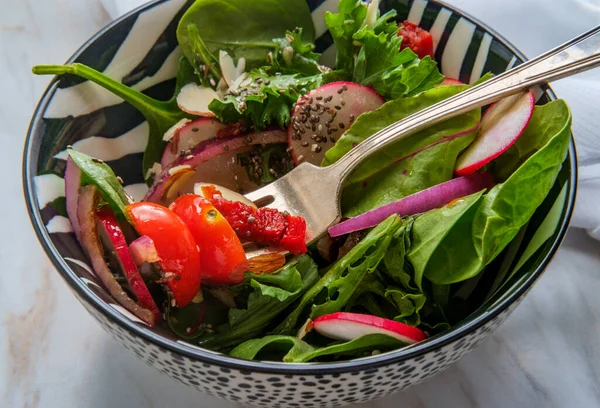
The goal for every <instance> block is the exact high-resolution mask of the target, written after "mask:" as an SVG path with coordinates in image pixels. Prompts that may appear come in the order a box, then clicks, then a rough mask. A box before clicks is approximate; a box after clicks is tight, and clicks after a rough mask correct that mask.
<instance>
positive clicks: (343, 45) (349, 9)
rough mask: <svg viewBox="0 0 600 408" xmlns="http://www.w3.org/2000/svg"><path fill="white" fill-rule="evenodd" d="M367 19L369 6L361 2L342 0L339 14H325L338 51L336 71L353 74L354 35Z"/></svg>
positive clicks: (339, 4)
mask: <svg viewBox="0 0 600 408" xmlns="http://www.w3.org/2000/svg"><path fill="white" fill-rule="evenodd" d="M366 17H367V6H366V5H365V4H364V3H363V2H362V1H360V0H340V2H339V3H338V12H337V13H332V12H330V11H328V12H327V13H325V24H326V25H327V28H328V29H329V32H330V33H331V36H332V37H333V42H334V44H335V46H336V49H337V55H336V60H335V67H336V69H339V70H343V71H346V72H347V73H350V74H351V73H352V72H353V71H354V56H355V49H356V46H355V45H354V40H353V38H352V37H353V35H354V34H355V33H356V32H357V31H358V30H360V28H361V27H362V25H363V23H364V21H365V18H366Z"/></svg>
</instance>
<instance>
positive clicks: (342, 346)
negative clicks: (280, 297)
mask: <svg viewBox="0 0 600 408" xmlns="http://www.w3.org/2000/svg"><path fill="white" fill-rule="evenodd" d="M405 345H406V344H405V343H403V342H401V341H400V340H397V339H395V338H393V337H390V336H387V335H385V334H367V335H365V336H362V337H359V338H357V339H354V340H352V341H348V342H344V343H337V344H332V345H330V346H327V347H321V348H316V347H313V346H311V345H310V344H308V343H306V342H305V341H303V340H300V339H298V338H297V337H293V336H281V335H272V336H265V337H263V338H261V339H253V340H248V341H246V342H245V343H242V344H240V345H239V346H237V347H236V348H235V349H233V350H232V351H231V352H230V353H229V354H230V355H231V356H232V357H237V358H243V359H246V360H253V359H254V358H255V357H256V355H257V354H258V353H259V352H260V351H261V350H263V349H266V348H273V347H275V348H276V349H277V350H278V351H284V352H285V351H286V350H287V353H286V354H285V356H284V357H283V361H285V362H287V363H305V362H308V361H311V360H313V359H315V358H317V357H323V356H336V357H337V356H365V355H369V354H372V353H369V352H373V351H380V350H393V349H397V348H400V347H402V346H405Z"/></svg>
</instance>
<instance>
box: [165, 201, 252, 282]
mask: <svg viewBox="0 0 600 408" xmlns="http://www.w3.org/2000/svg"><path fill="white" fill-rule="evenodd" d="M169 208H170V209H171V210H172V211H173V212H174V213H175V214H177V215H178V216H179V218H181V219H182V220H183V222H184V223H185V224H186V225H187V226H188V228H189V229H190V231H191V232H192V235H193V236H194V239H195V240H196V243H197V244H198V247H199V248H200V254H201V257H200V258H201V259H200V265H201V269H202V281H203V282H205V283H208V284H212V285H232V284H237V283H240V282H241V281H242V280H243V278H244V276H243V271H242V273H240V272H239V270H237V271H236V273H234V274H232V272H233V271H234V269H235V267H236V266H238V265H239V264H242V263H243V262H245V261H246V253H245V252H244V248H243V247H242V243H241V242H240V239H239V238H238V237H237V235H236V234H235V231H234V230H233V228H231V225H229V223H228V222H227V220H226V219H225V218H224V217H223V216H222V215H221V213H220V212H219V211H217V209H216V208H215V207H214V206H213V205H212V204H211V203H210V201H208V200H207V199H205V198H204V197H201V196H199V195H193V194H186V195H182V196H181V197H179V198H178V199H177V200H175V202H174V203H173V204H171V206H170V207H169Z"/></svg>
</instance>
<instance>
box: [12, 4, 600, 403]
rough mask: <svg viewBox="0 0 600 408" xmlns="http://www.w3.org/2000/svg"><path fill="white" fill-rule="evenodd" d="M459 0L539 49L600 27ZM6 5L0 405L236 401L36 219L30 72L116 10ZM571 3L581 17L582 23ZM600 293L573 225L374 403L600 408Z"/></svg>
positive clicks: (586, 16)
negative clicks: (117, 332) (463, 343)
mask: <svg viewBox="0 0 600 408" xmlns="http://www.w3.org/2000/svg"><path fill="white" fill-rule="evenodd" d="M449 3H452V4H455V5H456V6H458V7H461V8H463V9H465V10H467V11H468V12H470V13H471V14H473V15H475V16H476V17H479V18H480V19H482V20H483V21H489V20H490V19H492V18H496V17H498V15H502V18H499V19H498V18H496V20H494V24H493V27H494V28H495V29H496V30H498V31H499V32H502V33H507V36H508V37H509V39H511V40H513V41H514V42H515V43H516V45H517V46H520V47H523V50H524V51H525V52H526V53H527V54H528V55H534V54H536V53H538V52H541V51H543V50H545V49H547V48H549V47H548V46H547V43H548V42H549V45H550V46H551V45H557V44H559V43H560V42H561V41H564V40H566V39H568V38H570V37H572V36H574V35H576V34H578V33H579V32H582V31H584V30H585V29H587V28H589V27H591V26H593V25H594V24H597V21H598V16H599V15H600V14H598V13H600V9H599V7H598V5H597V0H564V1H563V0H561V1H560V2H558V1H556V2H544V1H542V0H523V1H520V2H519V6H518V7H516V6H515V7H513V8H511V7H507V4H508V3H510V2H509V1H508V0H486V1H480V0H454V1H449ZM484 3H485V4H484ZM547 3H552V7H560V8H562V7H564V4H566V3H569V4H570V6H569V7H568V8H564V14H563V15H564V21H563V20H551V19H550V20H548V19H544V18H536V17H531V18H528V19H527V24H519V23H518V19H519V18H521V21H522V20H523V14H522V13H533V11H536V12H539V10H542V9H543V8H544V7H548V6H547ZM516 4H517V3H515V5H516ZM557 4H560V6H557ZM536 7H537V8H536ZM0 10H2V12H1V13H0V90H1V92H2V94H3V98H2V99H1V100H0V140H1V141H2V143H3V145H4V148H3V149H1V150H0V155H1V159H0V168H1V170H2V172H3V173H4V171H6V173H4V174H5V176H6V177H5V182H6V184H5V188H6V190H4V193H3V196H4V197H3V199H2V200H1V203H0V209H1V210H2V214H3V216H2V221H1V223H2V226H3V234H2V235H1V236H0V265H1V266H2V273H0V406H2V407H30V408H34V407H50V408H52V407H57V408H58V407H61V408H63V407H67V408H70V407H80V408H88V407H89V408H100V407H128V408H137V407H166V406H169V407H171V408H177V407H188V406H196V407H206V408H208V407H211V408H212V407H215V408H221V407H223V408H225V407H234V406H235V405H234V404H230V403H227V402H223V401H220V400H217V399H215V398H212V397H209V396H206V395H203V394H200V393H198V392H196V391H194V390H192V389H188V388H186V387H184V386H183V385H180V384H178V383H176V382H174V381H173V380H171V379H170V378H168V377H166V376H164V375H162V374H160V373H159V372H158V371H154V370H152V369H150V368H149V367H147V366H146V365H145V364H144V363H143V362H141V361H139V360H137V358H136V357H135V356H134V355H133V354H131V353H130V352H129V351H127V350H125V349H124V348H123V347H121V346H120V345H119V344H118V343H117V342H116V341H114V340H113V339H112V338H111V337H110V336H109V335H108V334H107V333H105V332H104V331H103V330H102V329H101V328H100V326H99V325H98V324H97V323H96V322H95V321H94V320H93V319H92V318H91V316H89V315H88V314H87V312H86V311H85V310H84V309H83V308H82V307H81V305H80V304H79V303H78V302H77V301H76V300H75V298H74V297H73V296H72V294H71V293H70V292H69V290H68V288H67V286H66V284H64V282H62V281H61V279H60V278H59V276H58V274H57V273H56V272H55V271H54V270H53V267H52V266H51V264H50V262H49V261H48V259H47V258H46V255H45V254H44V253H43V251H42V249H41V247H40V245H39V244H38V242H37V240H36V238H35V236H34V233H33V230H32V229H31V227H30V224H29V219H28V217H27V212H26V208H25V204H24V200H23V198H22V188H21V176H20V168H21V153H22V148H23V140H24V135H25V132H26V129H27V125H28V122H29V118H30V116H31V113H32V111H33V109H34V107H35V104H36V103H37V100H38V98H39V97H40V95H41V93H42V92H43V89H44V88H45V86H46V84H47V82H48V79H47V78H36V77H34V76H33V75H31V74H30V71H29V69H30V67H31V66H32V65H34V64H36V63H47V62H62V61H64V60H66V59H67V58H68V56H69V55H70V54H71V53H72V52H73V51H74V50H75V49H77V48H78V47H79V45H80V44H81V43H82V42H83V41H84V40H85V39H87V38H89V37H90V36H91V35H93V34H94V33H95V32H96V31H97V30H98V29H100V28H101V27H102V26H104V25H105V24H106V23H108V22H109V19H110V17H109V15H108V14H107V13H106V11H105V10H104V9H103V7H102V5H101V3H100V1H98V0H21V1H11V0H0ZM573 10H579V11H580V15H581V18H578V19H574V18H572V16H573V12H574V11H573ZM555 11H556V10H555ZM593 13H596V14H593ZM538 15H539V14H538ZM594 16H595V17H594ZM516 28H518V32H517V30H516ZM557 28H558V29H557ZM511 29H512V30H511ZM511 33H512V35H511ZM530 36H539V38H540V42H539V44H538V42H536V41H533V42H532V41H529V42H528V44H529V45H526V44H524V42H523V41H521V40H520V38H525V37H528V38H531V37H530ZM549 37H550V38H549ZM543 41H545V43H542V42H543ZM559 85H560V84H559ZM559 85H557V88H558V91H559V92H558V93H559V94H560V86H559ZM575 119H577V112H576V111H575ZM598 125H600V123H598ZM598 125H596V126H598ZM598 293H600V242H598V241H594V240H592V239H591V238H589V237H588V236H587V235H586V234H585V233H584V232H583V231H582V230H577V229H572V230H571V231H570V232H569V234H568V236H567V238H566V240H565V243H564V245H563V247H562V248H561V249H560V251H559V252H558V254H557V255H556V258H555V260H554V262H553V263H552V264H551V266H550V267H549V269H548V271H547V272H546V273H545V275H544V276H543V278H542V279H541V280H540V281H539V283H538V284H536V286H535V287H534V288H533V290H532V291H531V293H530V295H529V296H528V297H527V298H526V299H525V301H524V302H523V303H522V304H521V306H519V308H518V309H517V310H516V312H515V313H514V314H513V315H512V316H511V317H510V318H509V319H508V320H507V322H506V323H505V324H504V325H503V326H502V327H501V328H500V329H499V330H498V331H497V332H496V333H494V334H493V335H492V336H491V337H490V338H489V339H488V340H487V341H486V342H485V343H484V344H483V345H482V346H480V347H479V348H477V349H476V350H475V351H474V352H472V353H471V354H469V355H468V356H466V357H465V358H464V359H462V360H461V361H459V362H458V363H457V364H455V365H454V366H452V367H451V368H450V369H448V370H447V371H445V372H443V373H442V374H440V375H438V376H436V377H434V378H432V379H430V380H428V381H426V382H425V383H423V384H421V385H418V386H415V387H413V388H411V389H409V390H407V391H405V392H403V393H400V394H397V395H394V396H391V397H388V398H384V399H381V400H378V401H376V402H373V403H371V404H368V405H366V406H370V407H381V408H388V407H389V408H391V407H399V406H401V407H407V408H417V407H427V408H430V407H465V408H466V407H492V408H494V407H507V406H514V407H565V406H573V407H593V406H600V342H599V341H598V339H599V338H600V321H599V319H600V296H598Z"/></svg>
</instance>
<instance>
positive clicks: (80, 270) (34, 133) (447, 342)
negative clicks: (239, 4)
mask: <svg viewBox="0 0 600 408" xmlns="http://www.w3.org/2000/svg"><path fill="white" fill-rule="evenodd" d="M190 3H191V2H189V1H186V0H161V1H154V2H151V3H149V4H147V5H145V6H143V7H142V8H139V9H137V10H135V11H134V12H132V13H130V14H128V15H126V16H124V17H122V18H120V19H119V20H118V21H116V22H114V23H112V24H110V25H109V26H108V27H106V28H105V29H103V30H102V31H101V32H100V33H98V34H97V35H96V36H95V37H93V38H92V39H91V40H89V41H88V42H87V43H86V44H85V45H84V46H83V47H82V48H81V49H80V50H79V51H77V53H76V54H75V55H74V56H73V57H72V59H71V61H77V62H83V63H86V64H88V65H91V66H92V67H94V68H96V69H97V70H100V71H104V72H105V73H107V74H108V75H110V76H112V77H113V78H116V79H117V80H120V81H122V82H123V83H125V84H127V85H133V86H134V87H136V88H137V89H140V90H144V91H145V92H146V93H147V94H149V95H151V96H154V97H157V98H164V99H167V98H168V97H169V96H170V95H171V93H172V90H173V86H174V81H173V77H174V75H175V69H176V61H177V59H178V57H179V50H178V48H177V41H176V37H175V29H176V26H177V22H178V20H179V18H180V16H181V15H182V13H183V12H184V11H185V9H186V7H188V6H189V5H190ZM308 4H309V5H310V8H311V9H312V12H313V16H314V20H315V22H316V28H317V34H318V40H317V41H316V44H317V47H318V51H319V52H322V53H323V55H324V58H325V59H326V60H328V59H329V60H331V58H332V56H333V55H334V53H332V48H331V44H332V39H331V37H330V36H329V35H328V34H325V26H324V24H322V23H321V22H322V20H323V14H324V13H325V11H326V10H330V9H331V8H333V7H335V6H336V4H337V0H308ZM381 7H382V10H383V11H387V10H390V9H396V10H397V11H398V19H399V20H405V19H408V20H411V21H413V22H415V23H418V24H420V25H421V26H422V27H424V28H426V29H428V30H430V31H431V33H432V34H433V37H434V38H435V43H436V45H437V48H436V51H435V57H436V60H437V61H438V62H439V63H440V65H441V69H442V71H443V73H444V74H445V75H447V76H449V77H452V78H458V79H460V80H461V81H462V82H465V83H472V82H474V81H476V80H477V79H478V78H479V77H480V76H481V75H482V74H483V73H486V72H488V71H491V72H493V73H496V74H497V73H500V72H503V71H505V70H507V69H509V68H511V67H513V66H515V65H518V64H520V63H522V62H523V61H524V60H525V57H524V56H523V55H522V54H521V53H520V52H519V51H518V50H517V49H515V47H513V46H512V45H511V44H509V43H508V42H507V41H506V40H504V39H503V38H502V37H501V36H499V35H498V34H497V33H495V32H494V31H493V30H491V29H489V28H488V27H486V26H485V25H484V24H482V23H481V22H479V21H477V20H475V19H473V18H471V17H469V16H468V15H465V14H464V13H462V12H460V11H459V10H456V9H454V8H452V7H450V6H447V5H444V4H442V3H440V2H437V1H433V0H431V1H425V0H383V1H382V2H381ZM538 97H539V102H538V103H539V104H543V103H546V102H548V101H549V100H551V99H554V94H553V93H552V91H551V90H550V89H549V88H544V89H540V90H539V92H538ZM147 131H148V127H147V124H145V123H144V122H143V118H142V116H141V115H140V114H139V113H137V111H135V110H134V109H133V108H132V107H131V106H129V105H127V104H125V103H122V101H121V100H119V99H118V98H116V97H114V96H112V95H110V94H108V93H107V92H105V91H103V90H101V89H100V88H98V87H96V86H95V85H92V84H90V83H89V82H84V81H81V80H79V79H76V78H72V77H67V78H63V79H62V80H60V81H54V82H52V84H51V85H50V86H49V88H48V90H47V91H46V93H45V94H44V96H43V98H42V100H41V102H40V104H39V106H38V108H37V110H36V112H35V114H34V117H33V120H32V124H31V128H30V131H29V135H28V136H27V142H26V146H25V155H24V166H23V176H24V187H25V195H26V200H27V205H28V207H29V213H30V215H31V220H32V222H33V226H34V228H35V230H36V232H37V235H38V237H39V240H40V242H41V243H42V245H43V247H44V249H45V250H46V252H47V254H48V256H49V257H50V259H51V260H52V262H53V263H54V265H55V267H56V269H57V270H58V272H59V273H60V274H61V276H62V277H63V278H64V280H65V281H66V282H67V284H68V285H69V286H70V287H71V289H72V291H73V293H74V294H75V296H76V297H77V298H78V299H79V300H80V302H81V303H82V304H83V306H85V308H86V309H87V310H88V311H89V312H90V314H91V315H92V316H94V318H95V319H96V320H98V322H99V323H100V324H101V325H102V326H103V327H104V328H105V329H106V330H107V331H108V332H109V333H111V334H112V335H113V336H114V338H115V339H117V340H118V341H119V342H120V343H122V344H123V345H124V346H125V347H126V348H128V349H130V350H131V351H132V352H133V353H135V354H136V355H137V356H138V357H139V358H141V359H142V360H144V361H145V362H146V363H147V364H148V365H150V366H152V367H154V368H156V369H158V370H160V371H161V372H163V373H165V374H166V375H168V376H171V377H172V378H174V379H176V380H177V381H179V382H181V383H183V384H186V385H188V386H190V387H194V388H196V389H197V390H199V391H201V392H204V393H208V394H211V395H214V396H218V397H222V398H225V399H228V400H231V401H236V402H240V403H244V404H250V405H258V406H269V407H317V406H324V407H329V406H341V405H345V404H349V403H357V402H364V401H368V400H371V399H374V398H378V397H381V396H384V395H386V394H390V393H394V392H398V391H400V390H403V389H405V388H407V387H410V386H411V385H414V384H416V383H418V382H420V381H423V380H424V379H426V378H428V377H430V376H432V375H434V374H436V373H438V372H440V371H441V370H443V369H445V368H446V367H448V366H449V365H450V364H452V363H453V362H455V361H456V360H458V359H459V358H461V357H462V356H463V355H465V354H466V353H467V352H469V351H470V350H471V349H473V348H474V347H475V346H477V344H479V343H480V342H481V341H482V340H483V339H485V338H486V337H487V336H488V335H489V334H490V333H491V332H492V331H494V330H495V329H496V328H497V327H498V325H500V323H502V321H503V320H504V319H506V317H507V316H508V315H509V314H510V313H511V312H512V311H513V310H514V309H515V307H516V306H517V305H518V303H519V302H520V301H521V299H522V298H523V296H524V295H525V294H526V293H527V291H528V290H529V289H530V288H531V286H532V284H533V283H534V282H535V281H536V280H537V279H538V278H539V277H540V276H541V274H542V273H543V271H544V269H545V268H546V267H547V266H548V263H549V262H550V260H551V258H552V256H553V255H554V253H555V252H556V250H557V248H558V246H559V244H560V242H561V240H562V238H563V236H564V234H565V231H566V229H567V225H568V222H569V218H570V216H571V212H572V209H573V203H574V198H575V190H576V153H575V147H574V145H573V144H571V147H570V150H569V155H568V157H567V159H566V160H565V163H564V166H563V168H562V171H561V172H560V175H559V177H558V180H557V181H556V184H555V186H554V187H553V188H552V191H551V192H550V194H549V195H548V197H547V199H546V200H545V202H544V203H543V204H542V205H541V207H540V208H539V209H538V211H537V212H536V213H535V215H534V216H533V218H532V219H531V221H530V222H529V224H528V225H527V226H526V227H525V228H524V230H523V232H522V235H521V238H522V240H521V241H520V244H514V245H513V246H512V248H511V251H515V252H514V254H516V256H515V257H514V260H513V261H512V262H508V266H509V267H510V268H509V269H510V270H515V267H518V268H517V269H518V270H516V273H515V274H514V276H513V277H512V279H511V280H510V281H509V284H508V285H507V289H506V290H505V291H504V292H503V293H502V294H501V295H499V296H496V297H494V298H492V299H490V300H489V301H488V302H486V303H485V304H484V305H483V306H481V307H480V308H479V309H478V310H476V311H475V312H473V313H472V314H471V315H470V316H469V317H468V318H467V319H465V320H464V321H463V322H461V323H460V324H458V325H456V326H455V327H454V328H453V329H452V330H449V331H447V332H444V333H441V334H439V335H437V336H435V337H432V338H430V339H428V340H427V341H424V342H422V343H420V344H417V345H414V346H411V347H407V348H404V349H401V350H397V351H392V352H388V353H384V354H381V355H377V356H373V357H368V358H361V359H355V360H351V361H346V362H336V363H315V364H284V363H277V362H260V361H244V360H238V359H235V358H231V357H229V356H227V355H224V354H220V353H215V352H212V351H209V350H205V349H202V348H199V347H196V346H194V345H192V344H189V343H186V342H184V341H181V340H179V339H177V338H175V337H174V336H173V335H171V334H170V333H169V332H168V331H167V330H164V329H161V328H153V329H151V328H149V327H147V326H146V325H144V324H143V323H142V322H141V321H139V320H137V319H136V318H135V317H134V316H132V315H131V314H130V313H128V312H127V311H126V310H124V309H123V308H122V307H120V306H119V305H117V304H116V302H115V301H114V300H113V299H112V298H111V297H110V296H109V295H108V294H107V292H106V291H105V290H104V289H103V288H102V285H101V284H100V283H99V282H98V280H97V279H96V278H95V276H94V274H93V273H92V272H91V269H90V267H89V264H88V261H87V259H86V257H85V256H84V254H83V253H82V252H81V249H80V247H79V245H78V244H77V242H76V240H75V237H74V235H73V234H72V231H71V227H70V223H69V221H68V219H67V218H66V214H65V199H64V180H63V178H62V176H63V172H64V168H65V149H66V146H67V145H74V146H76V148H77V149H79V150H81V151H84V152H88V153H90V154H93V155H95V156H96V157H99V158H102V159H104V160H105V161H106V162H108V163H109V164H110V166H111V167H112V168H113V169H114V170H115V172H116V173H117V174H119V175H120V176H121V177H122V178H123V179H124V181H125V185H126V186H127V190H128V191H129V192H130V193H131V194H132V195H133V196H135V197H139V196H140V194H143V192H144V190H145V185H144V184H143V177H142V174H141V167H142V166H141V160H142V154H141V152H142V151H143V149H144V145H145V142H146V137H147V136H146V135H147ZM502 256H503V255H502Z"/></svg>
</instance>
